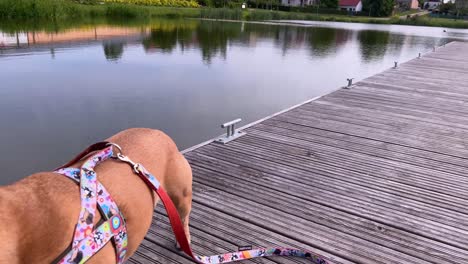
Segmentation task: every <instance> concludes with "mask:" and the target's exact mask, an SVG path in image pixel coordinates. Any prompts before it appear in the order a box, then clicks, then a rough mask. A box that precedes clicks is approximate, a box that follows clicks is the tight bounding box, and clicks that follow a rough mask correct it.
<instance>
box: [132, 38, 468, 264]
mask: <svg viewBox="0 0 468 264" xmlns="http://www.w3.org/2000/svg"><path fill="white" fill-rule="evenodd" d="M416 55H417V54H415V56H416ZM389 66H391V65H389ZM244 131H245V132H247V135H246V136H243V137H241V138H239V139H236V140H234V141H233V142H231V143H229V144H227V145H220V144H216V143H211V144H207V145H204V146H202V147H199V148H197V149H194V150H192V151H190V152H188V153H186V157H187V159H188V160H189V162H190V163H191V165H192V168H193V173H194V184H193V185H194V206H193V212H192V217H191V228H192V239H193V241H192V243H193V248H194V250H195V252H196V253H197V254H202V255H212V254H218V253H223V252H229V251H235V250H237V247H238V246H245V245H253V246H263V247H268V246H273V245H278V246H288V247H298V248H302V249H306V250H311V251H314V252H317V253H320V254H323V255H324V256H326V257H328V258H329V259H330V260H331V261H332V262H333V263H468V43H462V42H452V43H450V44H448V45H447V46H445V47H439V48H437V50H436V51H435V52H430V53H427V54H425V55H424V56H423V57H422V58H420V59H417V58H416V59H414V60H411V61H409V62H407V63H404V64H401V65H400V66H399V67H398V68H396V69H389V70H387V71H385V72H383V73H380V74H377V75H375V76H372V77H370V78H368V79H365V80H363V81H361V82H359V83H356V84H355V85H354V86H353V87H352V88H351V89H340V90H338V91H336V92H333V93H331V94H329V95H326V96H323V97H321V98H320V99H317V100H314V101H312V102H309V103H306V104H303V105H301V106H300V107H297V108H294V109H292V110H290V111H287V112H285V113H282V114H280V115H276V116H274V117H272V118H269V119H267V120H264V121H262V122H260V123H258V124H255V125H253V126H251V127H249V128H247V129H245V130H244ZM130 263H191V262H190V260H189V259H188V258H187V257H186V256H183V255H180V254H178V253H177V251H175V250H174V239H173V235H172V233H171V231H170V229H169V226H168V221H167V219H166V218H165V217H164V213H163V210H162V207H158V209H157V210H156V212H155V214H154V222H153V226H152V228H151V230H150V231H149V233H148V235H147V238H146V240H145V241H144V242H143V244H142V245H141V247H140V249H139V251H138V252H137V254H136V255H135V256H134V257H133V258H132V259H131V260H130ZM245 263H308V262H306V261H304V260H300V259H288V258H269V259H254V260H252V261H245Z"/></svg>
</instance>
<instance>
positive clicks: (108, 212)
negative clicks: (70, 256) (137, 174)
mask: <svg viewBox="0 0 468 264" xmlns="http://www.w3.org/2000/svg"><path fill="white" fill-rule="evenodd" d="M56 173H59V174H62V175H65V176H67V177H68V178H70V179H72V180H74V181H75V182H76V183H78V184H79V183H80V169H77V168H64V169H59V170H57V171H56ZM97 194H98V198H97V202H98V206H99V207H98V208H99V209H100V211H101V215H102V217H103V219H104V220H106V221H107V220H109V219H110V218H111V217H113V216H115V215H120V216H121V218H122V219H123V216H122V215H121V214H120V212H119V208H118V207H117V204H116V203H115V201H114V199H112V197H111V196H110V194H109V192H108V191H107V190H106V188H105V187H104V186H103V185H102V184H101V183H100V182H99V181H98V183H97ZM123 223H125V220H123ZM126 234H127V228H126V226H125V225H122V230H120V231H119V236H118V237H114V243H115V252H116V256H117V263H123V261H124V258H125V254H126V253H127V244H128V240H127V235H126ZM98 235H99V234H98ZM96 239H99V238H98V237H96ZM106 243H107V242H106ZM106 243H104V244H106ZM78 248H79V246H78ZM99 249H100V248H99ZM99 249H98V250H95V252H97V251H99ZM64 256H66V255H64ZM64 256H62V257H61V258H60V259H62V258H63V257H64Z"/></svg>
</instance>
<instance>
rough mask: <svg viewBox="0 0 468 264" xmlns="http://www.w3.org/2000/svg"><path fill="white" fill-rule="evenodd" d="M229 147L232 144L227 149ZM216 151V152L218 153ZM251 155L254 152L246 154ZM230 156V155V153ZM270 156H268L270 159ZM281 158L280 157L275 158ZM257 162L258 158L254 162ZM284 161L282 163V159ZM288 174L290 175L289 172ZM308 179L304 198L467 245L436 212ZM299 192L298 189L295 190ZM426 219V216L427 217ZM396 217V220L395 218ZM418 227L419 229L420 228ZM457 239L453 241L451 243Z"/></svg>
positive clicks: (459, 232) (463, 245)
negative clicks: (392, 202)
mask: <svg viewBox="0 0 468 264" xmlns="http://www.w3.org/2000/svg"><path fill="white" fill-rule="evenodd" d="M229 149H232V146H231V147H230V148H229ZM219 153H220V152H218V153H216V155H217V156H220V154H219ZM250 154H251V155H255V154H253V153H250ZM231 156H232V154H231ZM272 158H274V157H268V159H272ZM280 159H281V160H283V159H282V158H280V157H277V158H275V161H276V160H280ZM257 163H259V164H260V161H257ZM283 164H284V162H283ZM287 175H288V173H287V172H283V173H281V174H280V175H278V176H283V177H287ZM288 176H289V177H294V175H291V174H289V175H288ZM307 182H309V183H310V184H311V186H320V188H318V189H314V192H312V193H309V194H308V197H307V199H310V200H311V201H314V202H317V203H321V204H324V205H326V206H329V207H333V208H336V209H338V210H342V211H346V212H348V213H352V214H358V215H359V216H361V217H364V218H368V219H371V220H376V221H378V222H381V223H386V224H388V225H397V226H399V228H402V229H405V230H407V231H408V232H419V233H418V234H420V235H426V236H427V235H429V236H431V237H432V238H433V239H443V240H444V242H445V243H448V244H452V245H454V246H456V247H459V246H461V247H464V248H466V246H467V244H466V242H465V241H463V237H465V236H466V234H465V233H466V232H467V231H464V230H462V229H460V228H463V227H462V226H459V227H458V228H456V227H453V226H451V225H447V224H444V223H441V222H438V221H439V220H440V219H437V215H435V216H433V217H431V216H429V215H428V214H427V213H426V212H425V211H423V210H419V209H414V208H404V207H401V208H398V207H399V206H400V205H399V204H385V202H386V200H385V199H376V198H366V196H367V194H363V195H362V196H360V195H359V194H360V192H359V191H355V188H353V187H350V186H343V187H339V186H338V185H335V186H333V187H334V188H333V187H332V188H329V187H327V185H326V184H324V182H323V181H322V180H319V181H316V180H315V178H314V177H309V179H307V180H301V183H302V184H307ZM298 191H299V190H298ZM426 218H430V219H431V220H428V219H426ZM397 219H398V220H397ZM420 228H422V229H420ZM455 241H457V242H456V243H455V244H454V242H455Z"/></svg>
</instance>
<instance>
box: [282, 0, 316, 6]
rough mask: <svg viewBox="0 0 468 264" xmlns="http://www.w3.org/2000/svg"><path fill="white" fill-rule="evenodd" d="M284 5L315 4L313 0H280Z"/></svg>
mask: <svg viewBox="0 0 468 264" xmlns="http://www.w3.org/2000/svg"><path fill="white" fill-rule="evenodd" d="M281 4H282V5H284V6H308V5H313V4H315V0H281Z"/></svg>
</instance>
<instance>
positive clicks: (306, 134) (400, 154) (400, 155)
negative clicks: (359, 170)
mask: <svg viewBox="0 0 468 264" xmlns="http://www.w3.org/2000/svg"><path fill="white" fill-rule="evenodd" d="M293 126H294V125H293V124H287V123H281V122H275V123H271V124H269V125H264V124H259V125H257V126H255V128H251V129H249V130H248V131H249V133H250V134H258V133H262V132H266V134H264V135H266V136H268V135H269V134H268V133H273V134H276V135H280V136H285V137H288V138H291V140H292V141H294V140H295V139H298V140H305V141H309V142H314V143H316V144H320V145H324V146H330V147H333V148H340V149H345V150H349V151H353V152H358V153H362V154H367V155H371V156H375V157H379V158H386V159H389V160H392V161H399V162H404V163H408V164H413V165H416V166H421V167H425V168H431V169H433V170H438V171H443V172H446V173H451V174H455V175H460V176H466V175H467V171H468V168H467V167H466V166H460V165H454V164H452V163H447V162H443V161H440V160H438V159H434V158H428V157H427V156H426V155H424V154H425V153H422V154H420V153H419V152H416V153H413V152H409V151H407V148H404V147H400V146H398V145H391V144H389V143H385V142H382V143H380V142H375V141H372V140H366V139H361V138H355V137H350V136H348V137H346V136H347V135H344V136H343V137H340V136H336V135H335V133H327V132H326V131H321V130H313V129H302V128H303V127H301V126H295V127H293ZM320 132H324V133H320ZM340 135H342V134H340ZM342 138H345V140H341V139H342ZM431 156H433V155H431ZM462 162H463V163H462V164H463V165H468V164H466V162H464V161H462Z"/></svg>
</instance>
